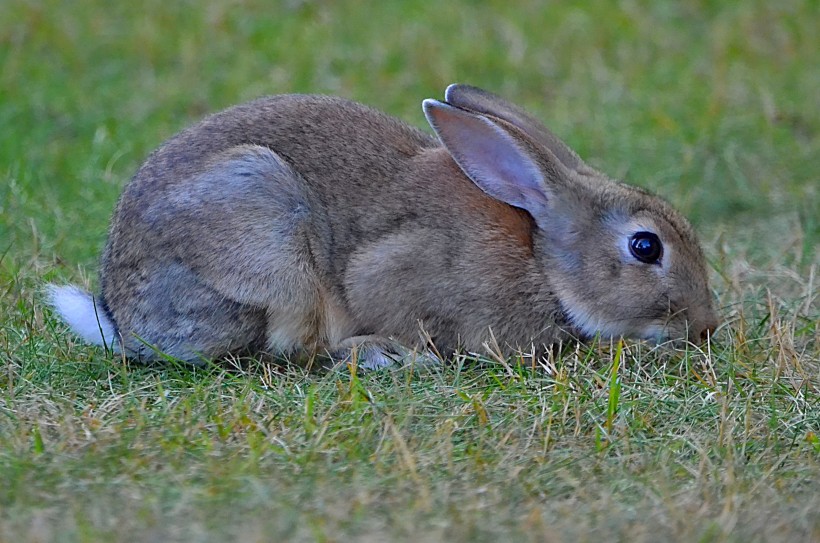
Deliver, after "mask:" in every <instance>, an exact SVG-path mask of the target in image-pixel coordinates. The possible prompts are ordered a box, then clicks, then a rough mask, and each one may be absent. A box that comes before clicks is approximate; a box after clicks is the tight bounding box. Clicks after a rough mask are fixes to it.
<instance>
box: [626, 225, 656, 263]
mask: <svg viewBox="0 0 820 543" xmlns="http://www.w3.org/2000/svg"><path fill="white" fill-rule="evenodd" d="M629 250H630V252H632V256H634V257H635V258H637V259H638V260H640V261H641V262H644V263H646V264H654V263H655V262H657V261H658V260H660V258H661V256H663V245H662V244H661V240H660V239H658V236H657V235H655V234H653V233H652V232H636V233H634V234H633V235H632V237H631V238H630V239H629Z"/></svg>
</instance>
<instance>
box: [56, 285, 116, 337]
mask: <svg viewBox="0 0 820 543" xmlns="http://www.w3.org/2000/svg"><path fill="white" fill-rule="evenodd" d="M46 293H47V295H48V300H49V303H50V304H51V306H52V307H53V308H54V310H55V311H56V312H57V313H58V314H59V315H60V317H61V318H62V319H63V321H64V322H65V323H66V324H68V325H69V326H70V327H71V329H72V330H74V333H75V334H77V335H78V336H80V337H81V338H83V339H84V340H85V341H87V342H88V343H93V344H95V345H100V346H102V347H105V348H107V349H112V350H113V351H114V352H115V353H118V352H120V346H119V340H118V334H117V327H116V326H115V325H114V321H113V319H112V318H111V315H109V313H108V311H107V310H106V308H105V305H104V304H103V303H101V302H100V300H99V299H97V298H95V297H94V296H92V295H91V294H89V293H88V292H85V291H84V290H82V289H79V288H77V287H75V286H73V285H48V286H47V287H46Z"/></svg>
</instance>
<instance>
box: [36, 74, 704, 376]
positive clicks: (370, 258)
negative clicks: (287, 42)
mask: <svg viewBox="0 0 820 543" xmlns="http://www.w3.org/2000/svg"><path fill="white" fill-rule="evenodd" d="M423 108H424V114H425V115H426V117H427V120H428V121H429V123H430V125H431V126H432V128H433V130H434V131H435V133H436V136H438V138H437V139H436V138H433V137H431V136H429V135H428V134H425V133H424V132H421V131H419V130H417V129H415V128H413V127H410V126H408V125H406V124H404V123H403V122H401V121H399V120H397V119H395V118H392V117H389V116H387V115H385V114H383V113H380V112H378V111H375V110H373V109H370V108H368V107H366V106H363V105H361V104H357V103H355V102H350V101H347V100H343V99H341V98H334V97H328V96H312V95H281V96H272V97H267V98H262V99H259V100H256V101H253V102H250V103H247V104H244V105H239V106H236V107H233V108H230V109H228V110H225V111H223V112H220V113H217V114H215V115H212V116H210V117H207V118H206V119H204V120H203V121H201V122H199V123H198V124H196V125H194V126H192V127H191V128H188V129H187V130H185V131H183V132H181V133H180V134H178V135H176V136H174V137H173V138H171V139H170V140H168V141H167V142H166V143H165V144H164V145H162V146H161V147H160V148H159V149H157V150H156V151H155V152H154V153H153V154H151V156H150V157H149V158H148V160H147V161H146V162H145V163H144V164H143V165H142V167H141V168H140V169H139V171H138V172H137V174H136V175H135V176H134V178H133V180H132V181H131V182H130V183H129V184H128V185H127V186H126V187H125V190H124V192H123V194H122V196H121V198H120V200H119V203H118V205H117V209H116V211H115V213H114V217H113V219H112V221H111V228H110V232H109V237H108V243H107V245H106V248H105V252H104V254H103V257H102V266H101V272H100V273H101V275H100V282H101V287H102V292H101V294H100V295H99V296H97V297H93V296H91V295H90V294H88V293H86V292H83V291H81V290H80V289H77V288H76V287H73V286H54V285H51V286H50V296H51V302H52V304H53V306H54V307H55V308H56V310H57V312H58V313H59V314H60V315H61V316H62V318H63V319H64V320H65V321H66V322H67V323H68V324H69V325H70V326H71V327H72V328H73V329H74V330H75V332H77V333H78V334H79V335H80V336H81V337H83V338H84V339H85V340H86V341H89V342H91V343H97V344H107V345H109V346H112V347H113V348H114V350H115V351H117V352H124V353H125V354H126V355H128V356H130V357H133V358H143V359H152V358H157V356H158V355H157V351H162V352H164V353H166V354H168V355H170V356H173V357H175V358H178V359H182V360H186V361H191V362H198V361H200V360H202V359H203V358H206V359H207V358H218V357H222V356H225V355H227V354H229V353H233V352H240V351H244V352H248V351H250V352H261V351H267V352H272V353H279V354H300V353H301V354H308V355H310V354H312V353H331V354H332V355H333V356H336V357H344V356H347V355H348V354H349V353H350V351H351V349H356V350H357V352H358V355H359V364H360V365H362V366H363V367H371V368H372V367H379V366H383V365H385V364H388V363H390V362H391V360H393V359H394V358H395V355H396V353H397V351H401V350H402V348H403V347H404V348H408V349H418V350H424V349H425V348H426V347H427V345H425V344H424V342H423V341H422V340H421V339H420V337H421V336H420V334H419V330H420V327H423V330H424V331H425V332H426V333H427V334H428V336H427V337H428V338H429V339H432V341H433V343H434V345H435V346H436V348H437V350H438V352H440V353H443V355H445V356H446V355H449V354H451V353H452V352H454V351H455V350H457V349H459V348H461V349H465V350H467V351H473V352H480V351H483V346H484V345H485V343H486V342H487V341H488V340H489V339H490V338H492V340H493V341H494V342H495V343H497V344H498V345H499V346H500V347H501V349H502V350H503V351H504V352H506V353H511V352H514V351H515V350H516V349H520V348H523V349H527V350H529V349H531V348H532V347H533V346H535V347H536V348H539V347H544V346H550V345H553V344H555V343H557V342H559V341H564V340H568V339H570V338H581V339H583V338H588V337H591V336H594V335H596V334H602V335H603V336H605V337H610V336H612V337H619V336H625V337H633V338H644V339H649V340H653V341H664V340H667V339H682V338H688V339H689V340H692V341H695V340H700V339H702V338H704V337H706V336H707V334H708V333H709V332H710V331H712V330H713V329H714V328H715V326H716V325H717V317H716V315H715V312H714V310H713V306H712V299H711V294H710V291H709V287H708V283H707V271H706V266H705V263H704V257H703V254H702V252H701V249H700V247H699V244H698V240H697V239H696V237H695V233H694V231H693V229H692V227H691V226H690V225H689V223H688V222H687V221H686V219H684V218H683V217H682V216H681V215H680V214H679V213H678V212H677V211H675V210H674V209H673V208H672V207H671V206H670V205H669V204H667V203H666V202H665V201H663V200H661V199H660V198H658V197H656V196H653V195H651V194H649V193H647V192H645V191H643V190H641V189H638V188H635V187H631V186H629V185H625V184H622V183H618V182H614V181H612V180H610V179H609V178H607V177H606V176H605V175H603V174H601V173H599V172H597V171H595V170H593V169H592V168H590V167H589V166H587V165H586V164H584V163H583V162H582V161H581V159H580V158H579V157H578V156H577V155H576V154H575V153H574V152H573V151H572V150H571V149H569V148H568V147H567V146H566V145H565V144H564V143H563V142H561V141H560V140H559V139H558V138H557V137H555V136H554V135H553V134H552V133H550V132H549V131H548V130H547V129H546V128H544V127H543V126H542V125H541V124H540V123H539V122H538V121H536V120H535V119H533V118H532V117H530V116H529V115H528V114H527V113H526V112H524V111H523V110H521V109H520V108H518V107H516V106H514V105H512V104H509V103H508V102H506V101H504V100H502V99H501V98H499V97H497V96H495V95H493V94H490V93H488V92H485V91H483V90H480V89H477V88H475V87H471V86H467V85H451V86H449V87H448V88H447V90H446V93H445V101H444V102H440V101H437V100H425V101H424V102H423ZM401 346H403V347H401Z"/></svg>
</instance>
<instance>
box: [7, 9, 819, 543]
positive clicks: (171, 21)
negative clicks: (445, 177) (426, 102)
mask: <svg viewBox="0 0 820 543" xmlns="http://www.w3.org/2000/svg"><path fill="white" fill-rule="evenodd" d="M543 4H544V3H543V2H535V1H524V2H518V3H516V4H515V5H514V7H513V5H511V4H509V3H507V2H500V1H490V2H470V1H467V0H456V1H451V2H446V3H436V4H433V3H426V2H421V1H420V0H410V1H407V2H401V3H399V2H381V3H378V2H365V1H355V0H354V1H350V2H338V3H324V2H296V1H281V2H258V1H255V0H249V1H243V2H215V1H205V2H176V3H174V2H159V1H156V0H148V1H147V2H143V3H123V2H120V3H110V2H101V1H98V0H78V1H76V2H73V3H63V2H47V1H39V2H38V1H36V0H7V1H6V2H4V3H3V5H2V7H0V21H1V22H0V122H2V125H3V126H4V127H5V129H4V130H2V131H0V178H1V179H2V181H1V182H0V292H2V298H0V359H2V362H0V540H2V541H5V540H7V541H26V540H28V541H161V540H166V541H190V540H203V541H208V540H223V539H225V538H232V539H240V538H241V539H242V540H249V541H284V540H305V541H312V540H315V541H348V540H360V541H383V540H395V541H402V540H407V541H409V540H412V541H442V540H447V541H495V540H504V541H507V540H510V541H513V540H520V541H592V540H595V541H597V540H602V539H603V540H625V541H667V540H670V541H674V540H677V541H744V542H745V541H817V540H820V493H818V491H817V489H818V485H820V341H819V339H818V336H819V335H820V328H818V322H820V311H819V310H818V302H817V297H818V286H817V285H818V282H820V279H818V264H820V259H818V254H817V247H818V245H820V221H818V218H819V217H820V196H819V195H818V187H820V183H819V182H818V174H817V157H818V156H820V94H818V92H817V89H818V88H820V69H818V67H817V62H816V57H817V51H818V50H820V38H818V36H820V8H818V5H817V3H816V2H814V1H812V0H787V1H784V2H777V3H773V2H762V1H753V0H750V1H747V2H737V3H725V2H710V1H707V0H702V1H697V0H692V1H685V2H671V1H668V2H667V1H663V2H653V3H635V2H622V3H620V4H617V5H616V4H614V3H610V2H604V1H603V0H593V1H591V2H588V3H586V4H584V5H582V6H570V5H565V4H561V5H553V6H545V5H543ZM453 81H464V82H471V83H474V84H477V85H480V86H484V87H487V88H489V89H492V90H495V91H497V92H499V93H501V94H503V95H505V96H507V97H508V98H510V99H512V100H514V101H516V102H518V103H520V104H522V105H525V106H526V107H528V108H529V109H530V110H532V111H533V112H535V113H537V114H538V115H539V116H540V117H541V118H542V119H544V120H545V121H546V122H547V124H548V125H549V126H550V127H551V128H553V129H554V131H555V132H556V133H558V134H560V135H562V136H563V137H564V138H565V139H566V140H567V141H568V142H569V143H570V145H572V146H573V147H574V148H576V149H577V150H578V151H579V152H580V153H581V155H582V156H583V157H585V158H586V159H587V160H588V161H589V162H591V163H592V164H594V165H596V166H598V167H600V168H601V169H603V170H604V171H607V172H608V173H610V174H611V175H613V176H617V177H621V178H625V179H627V180H629V181H630V182H632V183H635V184H638V185H642V186H645V187H648V188H650V189H652V190H655V191H656V192H659V193H660V194H662V195H664V196H666V197H667V198H669V199H670V200H672V201H673V202H674V203H675V204H676V206H677V207H679V208H680V209H681V210H682V211H684V212H685V213H686V214H687V215H688V216H689V217H691V218H692V220H693V222H694V223H695V225H696V227H697V229H698V230H699V231H700V232H701V234H702V238H703V240H704V245H705V250H706V253H707V255H708V258H709V260H710V263H711V265H712V268H713V285H714V287H715V290H716V295H717V296H718V298H719V305H720V307H721V308H722V315H723V317H724V320H725V323H724V325H723V327H722V328H721V330H720V332H719V333H718V336H717V338H716V341H715V342H714V343H713V344H711V345H710V346H709V348H708V349H707V350H705V351H700V350H695V349H692V350H689V351H688V352H672V351H669V350H656V349H652V348H651V347H650V346H647V345H642V344H636V343H632V342H627V343H624V344H620V343H615V344H593V345H584V346H575V347H571V348H568V349H567V350H565V351H564V352H563V353H561V354H560V355H559V356H556V357H555V358H554V359H552V360H549V361H547V362H546V363H545V365H546V368H539V369H532V368H525V367H521V366H520V365H519V364H516V361H514V360H509V361H505V360H496V359H494V358H493V357H491V356H488V357H487V358H482V359H480V360H473V359H467V358H458V359H456V360H454V361H453V362H452V363H451V364H449V365H447V366H446V367H441V368H432V369H426V370H412V369H399V370H392V371H383V372H375V373H370V374H360V373H358V372H357V371H355V368H353V369H351V370H340V371H333V372H324V373H306V372H304V371H302V370H300V369H298V368H282V367H275V366H270V365H265V364H263V363H260V362H253V361H251V362H249V363H248V364H246V365H245V366H243V367H240V368H233V367H230V365H214V366H212V367H208V368H200V369H192V368H187V367H176V366H173V365H165V366H154V367H139V366H133V365H128V364H124V363H123V362H122V361H121V360H118V359H116V358H110V357H107V356H106V355H105V354H104V353H103V352H101V351H100V350H97V349H93V348H89V347H87V346H84V345H82V344H81V343H79V342H78V341H77V340H76V339H75V338H73V337H71V336H70V335H69V334H68V333H67V332H66V330H65V329H64V328H63V326H62V325H60V324H59V323H58V322H57V321H56V320H55V319H54V317H53V316H52V315H51V313H50V312H49V311H48V310H47V309H46V308H44V307H43V304H42V300H41V298H40V296H39V289H40V288H41V285H42V284H43V283H44V282H45V281H54V280H56V281H72V282H78V283H83V284H86V285H89V286H91V287H93V286H94V285H95V281H96V277H95V267H96V262H97V257H98V254H99V251H100V249H101V247H102V244H103V242H104V237H105V230H106V224H107V221H108V218H109V216H110V214H111V212H112V210H113V206H114V203H115V201H116V198H117V195H118V194H119V191H120V190H121V188H122V186H123V185H124V184H125V183H126V182H127V180H128V178H129V176H130V175H132V173H133V172H134V171H135V169H136V168H137V166H138V165H139V163H140V161H141V160H143V159H144V157H145V156H146V155H147V154H148V153H149V152H150V151H151V150H152V149H153V148H154V147H156V146H157V145H158V144H159V143H160V142H161V141H162V140H163V139H165V138H167V137H169V136H170V135H172V134H173V133H174V132H176V131H177V130H179V129H181V128H182V127H184V126H186V125H188V124H190V123H191V122H193V121H194V120H195V119H197V118H199V117H201V116H202V115H204V114H205V113H207V112H210V111H214V110H218V109H220V108H222V107H225V106H227V105H229V104H233V103H237V102H241V101H244V100H247V99H250V98H253V97H256V96H259V95H262V94H268V93H279V92H325V93H334V94H341V95H344V96H347V97H350V98H354V99H358V100H361V101H364V102H367V103H369V104H372V105H375V106H377V107H379V108H381V109H384V110H387V111H389V112H391V113H393V114H395V115H398V116H400V117H402V118H404V119H406V120H407V121H408V122H411V123H414V124H417V125H419V126H422V124H423V118H422V115H421V113H420V101H421V99H422V98H426V97H440V96H441V94H442V92H443V89H444V87H445V86H446V85H447V84H448V83H450V82H453Z"/></svg>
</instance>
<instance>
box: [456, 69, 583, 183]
mask: <svg viewBox="0 0 820 543" xmlns="http://www.w3.org/2000/svg"><path fill="white" fill-rule="evenodd" d="M444 100H445V101H446V102H447V103H448V104H451V105H454V106H456V107H459V108H462V109H467V110H470V111H475V112H477V113H483V114H485V115H492V116H493V117H498V118H499V119H503V120H505V121H507V122H508V123H510V124H512V125H513V126H516V127H518V128H520V129H521V130H522V131H523V132H524V133H525V134H527V135H529V136H530V137H531V138H533V139H534V140H535V141H537V142H538V143H540V144H541V145H543V146H544V147H546V148H547V149H549V150H550V151H551V152H552V154H554V155H555V157H556V158H557V159H558V160H560V161H561V163H562V164H563V165H564V166H566V167H567V168H570V169H573V170H576V171H583V170H585V169H586V168H587V166H586V164H584V162H583V161H582V160H581V158H580V157H579V156H578V155H577V154H575V151H573V150H572V149H570V148H569V146H568V145H567V144H566V143H564V142H563V141H561V140H560V139H559V138H558V137H557V136H556V135H555V134H553V133H552V132H550V131H549V130H547V128H546V127H544V125H543V124H541V122H539V121H538V120H537V119H535V118H533V117H532V116H530V114H529V113H527V112H526V111H524V110H523V109H521V108H520V107H518V106H516V105H515V104H511V103H510V102H508V101H506V100H504V99H503V98H501V97H500V96H496V95H495V94H492V93H490V92H487V91H485V90H482V89H479V88H477V87H473V86H470V85H459V84H452V85H450V86H449V87H447V90H446V91H444Z"/></svg>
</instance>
